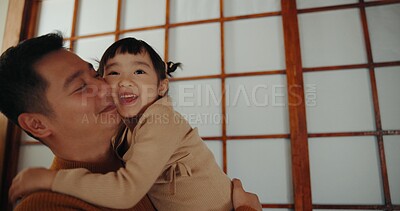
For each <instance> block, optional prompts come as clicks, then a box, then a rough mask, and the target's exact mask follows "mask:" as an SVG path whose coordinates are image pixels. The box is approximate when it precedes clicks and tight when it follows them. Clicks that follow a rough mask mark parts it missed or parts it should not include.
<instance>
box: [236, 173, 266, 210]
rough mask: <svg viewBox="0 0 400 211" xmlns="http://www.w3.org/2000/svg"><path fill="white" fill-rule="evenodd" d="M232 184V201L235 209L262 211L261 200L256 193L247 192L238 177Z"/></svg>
mask: <svg viewBox="0 0 400 211" xmlns="http://www.w3.org/2000/svg"><path fill="white" fill-rule="evenodd" d="M232 184H233V191H232V201H233V207H234V208H235V211H254V210H256V211H262V206H261V203H260V200H259V199H258V196H257V195H256V194H254V193H249V192H246V191H245V190H244V189H243V186H242V182H240V180H238V179H233V180H232Z"/></svg>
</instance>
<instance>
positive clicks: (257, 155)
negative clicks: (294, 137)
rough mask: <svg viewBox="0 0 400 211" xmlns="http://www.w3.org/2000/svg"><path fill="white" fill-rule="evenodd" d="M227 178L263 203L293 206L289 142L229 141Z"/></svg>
mask: <svg viewBox="0 0 400 211" xmlns="http://www.w3.org/2000/svg"><path fill="white" fill-rule="evenodd" d="M227 158H228V163H227V165H228V176H229V177H230V178H239V179H240V180H242V183H243V186H244V189H245V190H246V191H249V192H253V193H256V194H257V195H258V197H259V198H260V201H261V202H262V203H292V202H293V196H292V195H293V193H292V192H293V191H292V182H291V181H292V180H291V178H292V176H291V158H290V142H289V140H287V139H266V140H240V141H232V140H231V141H228V143H227Z"/></svg>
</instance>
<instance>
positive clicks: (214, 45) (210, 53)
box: [169, 23, 221, 77]
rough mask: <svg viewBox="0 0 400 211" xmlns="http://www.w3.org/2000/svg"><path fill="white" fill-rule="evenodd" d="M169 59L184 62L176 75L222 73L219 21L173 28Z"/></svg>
mask: <svg viewBox="0 0 400 211" xmlns="http://www.w3.org/2000/svg"><path fill="white" fill-rule="evenodd" d="M169 43H170V44H169V60H171V61H175V62H181V63H183V69H184V71H178V72H177V73H176V74H175V77H185V76H199V75H215V74H221V44H220V26H219V23H211V24H200V25H193V26H185V27H177V28H171V29H170V31H169Z"/></svg>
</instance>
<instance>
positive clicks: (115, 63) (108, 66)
mask: <svg viewBox="0 0 400 211" xmlns="http://www.w3.org/2000/svg"><path fill="white" fill-rule="evenodd" d="M117 65H118V63H117V62H113V63H111V64H108V65H106V66H105V67H104V69H105V70H106V69H108V68H110V67H113V66H117Z"/></svg>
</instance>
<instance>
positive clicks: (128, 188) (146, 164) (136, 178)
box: [52, 105, 191, 209]
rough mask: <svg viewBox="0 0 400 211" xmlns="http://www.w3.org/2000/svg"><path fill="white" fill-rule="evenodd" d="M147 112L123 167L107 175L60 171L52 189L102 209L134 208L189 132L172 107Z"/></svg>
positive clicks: (154, 107) (80, 170)
mask: <svg viewBox="0 0 400 211" xmlns="http://www.w3.org/2000/svg"><path fill="white" fill-rule="evenodd" d="M150 109H151V111H149V112H148V111H146V112H145V114H144V116H142V118H141V120H140V121H142V120H143V122H139V124H138V125H137V127H138V128H136V130H137V131H136V132H137V133H136V137H133V138H134V139H135V144H132V145H131V146H130V147H129V149H128V151H127V152H126V153H129V154H131V156H130V158H129V156H128V158H127V159H128V160H127V161H126V165H125V168H120V169H119V170H118V171H116V172H109V173H107V174H93V173H90V172H89V171H87V170H86V169H75V170H60V171H59V172H58V173H57V175H56V177H55V179H54V182H53V185H52V190H53V191H56V192H60V193H64V194H68V195H72V196H75V197H78V198H80V199H82V200H84V201H87V202H89V203H93V204H96V205H99V206H103V207H109V208H114V209H126V208H130V207H133V206H134V205H135V204H136V203H137V202H138V201H139V200H140V199H141V198H142V197H143V196H144V195H145V194H146V193H147V192H148V191H149V189H150V188H151V186H152V185H153V183H154V182H155V181H156V179H157V178H158V176H159V175H160V174H161V173H162V170H163V168H164V166H166V164H167V162H168V160H169V159H170V157H171V156H172V154H173V153H174V152H175V151H176V149H177V147H178V143H179V142H180V141H181V140H182V139H184V137H185V135H186V134H187V133H188V132H190V130H191V127H190V125H188V124H187V122H185V121H181V120H180V118H176V116H175V113H174V111H173V110H172V108H170V107H167V106H163V105H155V106H152V107H149V109H148V110H150ZM146 114H147V116H145V115H146Z"/></svg>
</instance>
